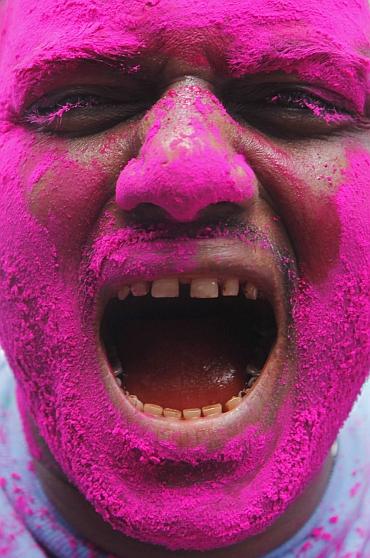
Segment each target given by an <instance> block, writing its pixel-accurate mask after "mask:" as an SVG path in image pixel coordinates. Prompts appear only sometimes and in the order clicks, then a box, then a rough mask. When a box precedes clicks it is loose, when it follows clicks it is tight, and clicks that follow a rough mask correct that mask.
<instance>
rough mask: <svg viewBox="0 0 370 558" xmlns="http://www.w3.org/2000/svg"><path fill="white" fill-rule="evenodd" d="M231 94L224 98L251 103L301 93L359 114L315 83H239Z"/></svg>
mask: <svg viewBox="0 0 370 558" xmlns="http://www.w3.org/2000/svg"><path fill="white" fill-rule="evenodd" d="M231 89H232V93H231V94H230V93H228V92H226V95H225V96H226V98H230V97H240V96H241V95H243V96H245V99H246V100H248V101H250V102H253V101H258V100H261V101H262V100H263V99H265V98H266V97H267V96H270V95H274V94H279V93H280V94H281V93H287V92H289V91H290V92H301V93H302V94H306V95H311V96H314V97H317V98H318V99H320V100H321V101H323V102H325V103H329V104H332V105H334V106H337V107H338V108H340V109H341V110H346V111H348V112H349V113H352V114H359V113H358V110H357V108H356V107H355V106H354V104H353V102H352V101H351V100H350V99H348V98H347V97H344V96H343V95H341V94H339V93H338V92H336V91H333V90H331V89H327V88H325V87H323V86H321V85H318V84H315V83H308V82H302V81H296V80H292V81H286V80H284V81H280V80H277V81H273V80H271V81H263V82H260V83H252V82H249V83H248V82H244V83H243V82H241V83H235V82H234V83H233V84H232V87H231Z"/></svg>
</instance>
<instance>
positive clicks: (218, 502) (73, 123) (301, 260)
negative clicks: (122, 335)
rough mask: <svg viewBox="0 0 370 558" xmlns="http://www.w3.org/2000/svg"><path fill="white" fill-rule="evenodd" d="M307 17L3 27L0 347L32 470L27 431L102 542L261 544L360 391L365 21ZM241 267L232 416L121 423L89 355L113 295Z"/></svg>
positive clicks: (109, 18) (163, 5)
mask: <svg viewBox="0 0 370 558" xmlns="http://www.w3.org/2000/svg"><path fill="white" fill-rule="evenodd" d="M308 4H309V5H308V6H306V3H305V2H294V3H293V4H292V3H290V2H288V1H287V2H272V1H268V0H260V1H259V2H256V1H255V0H254V1H253V2H249V1H247V0H245V1H241V2H234V1H232V2H228V3H227V4H225V3H224V2H221V1H218V0H211V1H209V0H208V1H207V3H206V4H205V5H203V3H201V2H194V3H189V2H182V1H181V0H171V1H162V2H142V1H129V2H127V1H126V2H122V1H119V0H117V1H115V2H113V3H112V2H111V3H110V9H109V11H107V9H106V3H105V2H100V1H97V2H95V3H94V5H93V6H92V5H91V4H90V3H89V2H87V3H85V2H81V1H78V2H76V3H75V4H74V3H73V2H68V3H65V2H63V3H59V2H55V0H53V1H50V2H42V3H36V2H29V1H28V2H24V1H23V0H14V1H13V2H11V3H10V4H9V5H7V4H5V5H4V7H3V24H2V25H3V35H2V36H3V39H2V55H1V60H0V64H1V74H2V79H3V87H2V89H1V92H0V101H1V103H0V107H1V151H0V176H1V178H2V187H1V193H0V219H1V223H2V225H1V226H2V234H1V238H0V315H1V325H0V340H1V344H2V345H3V347H4V349H5V351H6V354H7V357H8V359H9V363H10V365H11V367H12V369H13V370H14V372H15V374H16V377H17V380H18V385H19V401H20V405H21V410H22V413H23V417H24V420H25V424H27V425H28V426H27V428H28V430H27V431H28V434H29V440H30V444H31V449H32V451H33V455H34V457H35V459H36V460H37V461H38V462H40V463H41V465H40V468H41V469H42V468H45V467H46V469H47V468H48V467H49V465H48V463H47V462H46V458H45V454H44V453H43V451H42V450H41V449H40V447H39V446H38V445H37V442H36V441H35V438H36V437H35V436H34V437H33V436H32V435H31V434H30V428H29V426H30V423H32V422H33V423H34V425H35V427H36V428H37V430H38V431H39V433H40V435H41V437H42V438H43V440H44V441H45V442H46V445H47V446H48V448H49V450H50V452H51V453H52V455H53V456H54V458H55V461H56V463H57V464H58V467H60V469H61V471H63V473H64V474H65V475H66V476H67V478H68V479H69V481H70V482H71V484H73V485H74V486H75V487H77V489H78V490H79V491H80V493H81V494H82V495H83V497H84V498H86V500H87V501H88V502H90V503H91V504H92V506H93V507H94V508H95V509H96V511H97V512H98V514H99V515H100V516H101V517H102V518H104V520H105V521H106V522H107V523H108V524H109V525H110V526H112V527H113V528H114V530H115V531H116V535H115V536H118V535H117V532H118V533H119V534H122V535H127V536H129V537H133V538H135V539H139V540H140V541H142V542H144V543H150V544H156V545H162V546H163V547H166V548H167V549H171V550H181V549H184V550H195V551H200V550H210V549H212V548H219V547H228V546H230V545H233V544H235V543H239V542H241V541H245V540H248V539H249V538H250V537H253V536H254V535H257V534H259V533H261V532H264V531H265V530H266V529H269V528H270V527H271V526H272V525H273V524H274V522H275V521H276V520H278V518H281V517H284V514H285V513H286V510H287V509H288V507H289V505H290V504H291V503H292V502H294V501H296V500H297V498H298V497H299V496H301V495H302V493H303V492H304V490H305V488H306V487H307V486H308V485H309V484H310V483H314V486H316V489H317V485H320V487H321V488H320V489H319V490H318V492H320V490H321V491H322V488H323V487H322V484H323V481H322V479H324V480H325V479H326V478H327V474H328V471H327V469H325V468H324V469H323V464H324V463H325V462H326V463H327V461H326V459H327V455H328V452H329V449H330V447H331V445H332V444H333V442H334V440H335V439H336V436H337V433H338V431H339V428H340V426H341V425H342V423H343V421H344V420H345V418H346V417H347V415H348V413H349V411H350V409H351V407H352V405H353V403H354V401H355V399H356V397H357V395H358V393H359V391H360V388H361V386H362V384H363V382H364V381H365V379H366V376H367V373H368V369H369V364H370V348H369V321H368V320H369V315H370V312H369V296H368V295H369V286H370V276H369V275H370V265H369V264H370V261H369V257H370V256H369V255H370V250H369V248H370V246H369V244H370V242H369V240H370V232H369V202H370V200H369V197H370V194H369V192H370V190H369V187H368V184H369V179H370V155H369V148H370V146H369V140H368V129H367V126H366V124H367V122H368V117H367V114H366V100H367V87H368V81H367V80H368V52H369V51H368V48H369V44H368V37H369V12H368V7H367V4H366V3H362V2H358V1H355V0H353V1H350V2H343V5H340V6H338V2H335V3H334V2H332V1H329V0H324V1H323V0H320V2H319V1H315V0H314V1H313V2H310V3H308ZM340 4H341V3H340ZM284 45H285V48H283V46H284ZM277 53H279V54H277ZM89 102H90V105H89ZM76 103H77V106H76ZM333 107H335V108H333ZM56 112H57V113H58V114H55V113H56ZM53 113H54V114H53ZM142 204H144V205H142ZM145 204H152V206H154V209H153V207H152V206H151V207H150V208H148V205H145ZM230 217H231V218H232V220H233V221H237V222H238V223H239V227H238V229H237V230H236V229H229V228H228V227H227V226H225V224H227V222H228V221H229V219H230ZM158 221H160V222H163V221H165V222H166V223H167V225H168V227H169V228H170V230H171V231H172V233H173V235H172V238H171V239H169V236H168V235H167V236H166V235H164V234H163V232H162V233H161V232H160V230H159V231H158V230H155V231H154V233H153V231H152V232H151V233H149V232H148V230H147V228H148V226H150V225H151V226H153V225H156V224H157V223H158ZM215 221H217V223H218V224H219V226H218V227H216V228H211V232H209V233H208V234H204V231H203V229H202V227H204V223H214V222H215ZM143 223H145V227H144V230H142V228H141V229H140V230H138V229H137V225H142V224H143ZM194 228H195V230H199V234H195V235H194ZM201 230H202V231H203V232H202V233H201V232H200V231H201ZM190 231H192V232H191V233H190ZM260 262H263V264H260ZM259 265H260V266H261V274H262V275H263V276H264V277H265V282H266V284H268V285H270V287H268V289H267V290H268V291H269V295H270V296H271V298H272V299H273V301H274V303H275V305H276V308H277V309H278V313H279V339H278V346H277V349H276V351H275V353H274V360H273V361H272V360H271V364H270V366H269V367H267V369H266V370H265V372H264V373H263V375H262V377H261V381H260V382H259V384H258V386H257V387H256V389H255V390H254V391H253V394H252V395H251V396H250V399H249V401H248V402H246V403H245V404H244V406H243V409H240V412H238V413H237V414H236V415H234V416H236V417H237V418H236V419H235V420H233V421H231V419H230V421H229V422H228V424H227V428H224V429H223V431H222V432H220V429H218V428H217V426H215V423H213V422H212V421H211V420H210V421H208V422H205V423H204V425H203V426H202V430H200V429H199V428H198V429H197V428H196V426H195V425H194V430H193V434H192V433H191V432H190V431H189V430H184V429H183V430H181V428H180V427H179V426H178V425H173V424H172V425H171V424H170V423H168V425H167V426H161V427H160V428H159V427H158V425H157V426H155V425H154V423H153V421H151V422H150V420H149V419H148V418H146V417H145V416H144V415H141V416H138V415H137V413H134V412H133V410H132V409H131V408H129V405H128V404H127V403H123V401H122V397H121V394H120V392H119V390H118V389H117V387H116V386H115V384H114V383H113V382H112V377H111V375H110V373H109V371H108V369H107V366H106V364H105V363H104V359H103V357H102V353H101V350H100V349H99V346H98V341H97V338H98V335H97V331H98V328H99V319H100V317H101V312H102V306H103V301H105V300H106V298H107V297H108V296H109V293H110V292H111V290H112V289H113V287H114V286H116V285H117V284H118V283H125V282H126V283H127V282H128V283H129V282H130V281H133V280H137V279H147V280H153V279H156V278H159V277H168V276H174V275H181V274H184V275H186V274H188V275H191V274H199V275H203V276H204V275H205V276H208V275H207V273H208V274H209V272H210V270H211V271H212V272H213V273H215V274H216V276H218V275H220V276H228V275H231V274H235V273H236V274H237V275H238V273H239V274H242V273H247V271H248V273H249V274H252V275H253V273H254V272H253V270H254V269H257V268H258V266H259ZM245 270H247V271H245ZM256 280H257V278H256ZM30 417H32V419H31V418H30ZM194 432H195V434H194ZM45 463H46V464H45ZM50 469H51V470H55V469H53V465H50ZM320 471H321V473H320ZM317 478H319V481H317ZM315 479H316V480H315ZM315 483H316V484H315ZM52 484H53V483H52ZM324 484H325V483H324ZM55 486H56V484H55ZM54 490H55V491H56V490H57V489H56V488H55V489H54ZM51 492H53V488H51ZM310 505H311V508H312V506H313V507H314V505H316V501H315V502H313V503H312V502H311V504H310ZM311 508H310V509H311ZM297 527H298V526H297ZM290 534H291V533H290ZM287 535H289V533H287ZM108 539H109V537H107V540H108ZM123 540H124V537H123V538H122V541H123ZM106 545H108V546H105V547H104V549H105V550H107V551H110V550H111V549H110V548H109V541H108V542H106ZM115 548H117V547H115ZM265 552H266V550H265ZM117 555H118V552H117ZM122 555H125V554H124V548H123V547H122ZM225 555H226V554H225ZM230 555H231V554H230ZM235 555H237V554H235ZM258 555H262V554H261V553H260V554H258V553H257V554H255V556H258ZM132 556H135V554H132Z"/></svg>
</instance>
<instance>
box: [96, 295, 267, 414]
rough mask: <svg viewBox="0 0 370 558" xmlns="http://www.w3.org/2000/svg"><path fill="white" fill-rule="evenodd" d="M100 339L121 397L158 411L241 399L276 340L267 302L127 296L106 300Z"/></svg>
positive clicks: (184, 296) (186, 297)
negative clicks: (153, 406)
mask: <svg viewBox="0 0 370 558" xmlns="http://www.w3.org/2000/svg"><path fill="white" fill-rule="evenodd" d="M100 333H101V340H102V344H103V347H104V349H105V352H106V355H107V359H108V361H109V364H110V367H111V370H112V374H113V375H114V377H115V378H116V381H117V383H118V385H119V386H120V387H121V389H122V390H123V392H124V393H125V394H126V395H127V396H129V395H130V394H131V396H133V395H134V396H136V397H137V398H138V400H139V401H141V402H142V403H143V404H148V403H150V404H152V405H157V406H160V407H162V408H164V409H166V408H169V409H177V410H180V411H181V410H184V409H194V408H199V409H202V408H203V407H205V406H209V405H214V404H221V406H222V410H223V411H224V412H225V411H227V410H230V409H226V408H225V404H226V403H227V402H228V401H229V400H230V399H231V398H233V397H236V396H238V397H242V396H244V395H248V393H249V392H250V391H251V390H252V389H253V387H254V385H255V384H256V382H257V381H258V377H259V375H260V374H261V371H262V369H263V367H264V364H265V363H266V360H267V359H268V356H269V354H270V352H271V350H272V348H273V345H274V343H275V340H276V322H275V318H274V312H273V309H272V306H271V304H270V303H269V302H268V301H267V300H264V299H257V300H249V299H247V298H245V296H243V294H240V295H238V296H234V297H219V298H217V299H193V298H190V296H189V292H188V290H187V288H186V285H184V286H182V287H181V291H180V296H179V297H178V298H161V299H158V298H153V297H152V296H151V295H150V294H147V295H146V296H141V297H134V296H132V295H129V296H128V297H127V298H126V300H123V301H120V300H118V298H113V299H112V300H110V302H109V303H108V305H107V306H106V309H105V312H104V315H103V319H102V323H101V330H100Z"/></svg>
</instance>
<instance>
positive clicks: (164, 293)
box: [117, 277, 258, 300]
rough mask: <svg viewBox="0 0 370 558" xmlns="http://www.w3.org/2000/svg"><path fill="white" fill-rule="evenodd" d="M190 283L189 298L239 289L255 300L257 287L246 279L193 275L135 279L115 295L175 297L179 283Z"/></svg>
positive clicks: (125, 296)
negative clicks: (153, 279) (189, 277)
mask: <svg viewBox="0 0 370 558" xmlns="http://www.w3.org/2000/svg"><path fill="white" fill-rule="evenodd" d="M184 282H186V283H188V284H190V296H191V298H217V297H218V296H219V295H220V294H222V295H223V296H237V295H238V294H239V290H240V289H241V290H242V292H243V293H244V296H245V297H246V298H249V299H251V300H256V299H257V297H258V289H257V287H256V286H255V285H254V284H253V283H250V282H248V281H243V282H241V281H240V280H239V279H237V278H235V277H230V278H228V279H217V278H215V277H195V278H193V279H189V280H184V279H182V278H180V279H179V278H177V277H166V278H163V279H157V280H156V281H152V282H150V281H136V282H133V283H131V285H124V286H122V287H120V289H119V290H118V293H117V296H118V298H119V299H120V300H125V298H127V296H128V295H129V294H130V292H131V293H132V295H133V296H145V295H147V294H148V293H149V292H150V293H151V295H152V297H154V298H176V297H178V296H179V294H180V283H184Z"/></svg>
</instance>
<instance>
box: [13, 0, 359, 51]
mask: <svg viewBox="0 0 370 558" xmlns="http://www.w3.org/2000/svg"><path fill="white" fill-rule="evenodd" d="M3 9H4V11H5V17H4V26H5V27H6V36H7V38H8V39H9V41H10V42H11V43H12V47H13V48H14V47H15V48H16V51H17V56H22V55H26V54H27V52H30V49H37V48H44V49H48V50H49V51H50V54H51V53H52V50H53V47H56V46H58V48H59V51H60V47H61V46H62V45H65V50H66V53H67V54H68V49H71V48H73V46H74V47H75V48H78V46H79V45H80V46H81V47H82V46H85V47H86V48H88V46H89V45H91V46H92V47H94V48H95V49H96V48H99V46H100V45H104V46H105V47H110V48H112V49H122V52H131V51H132V52H135V51H143V50H145V49H153V48H154V49H157V50H158V49H159V50H167V51H168V50H170V51H171V52H173V54H174V55H177V56H179V55H180V54H181V53H183V54H184V53H187V52H188V51H189V50H195V49H196V50H206V51H207V52H209V53H210V55H212V52H210V51H212V49H215V50H216V51H217V50H218V51H219V52H216V54H218V55H219V56H221V55H222V53H221V52H220V51H225V50H226V51H227V50H228V49H232V48H233V47H234V48H236V45H239V44H240V42H242V43H243V51H244V53H245V54H246V51H247V50H248V49H249V50H251V55H252V54H253V53H254V52H255V51H263V50H268V49H271V47H273V46H274V43H277V42H278V39H279V40H282V39H285V40H288V41H289V43H290V46H291V47H293V46H294V43H295V42H299V40H302V39H303V40H306V41H308V39H310V40H311V42H313V41H314V39H316V40H317V41H321V43H325V42H326V43H331V44H332V45H336V46H337V47H338V48H340V47H343V45H345V48H346V49H348V48H351V49H352V48H357V49H365V48H366V46H365V45H366V43H367V38H368V34H369V33H368V32H369V9H368V4H367V0H341V1H337V0H335V1H334V0H310V1H309V2H307V1H306V0H294V1H292V0H239V1H236V0H228V1H227V2H225V0H110V1H109V3H107V1H106V0H94V1H91V0H78V1H72V0H71V1H68V0H67V1H66V0H44V1H43V2H39V1H38V0H11V1H10V0H9V1H8V2H7V3H6V4H5V6H4V8H3ZM61 54H62V53H61Z"/></svg>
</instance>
